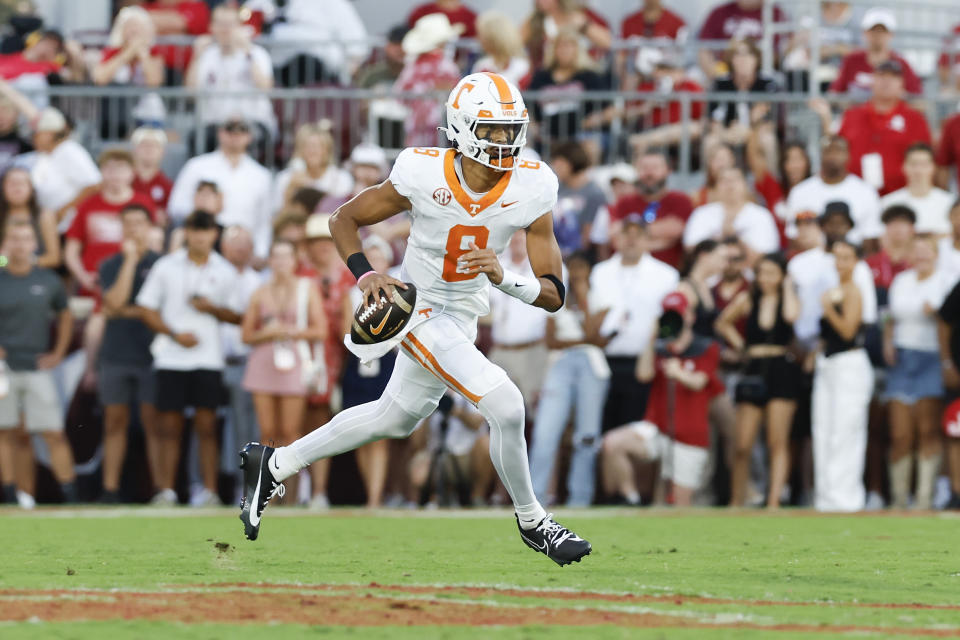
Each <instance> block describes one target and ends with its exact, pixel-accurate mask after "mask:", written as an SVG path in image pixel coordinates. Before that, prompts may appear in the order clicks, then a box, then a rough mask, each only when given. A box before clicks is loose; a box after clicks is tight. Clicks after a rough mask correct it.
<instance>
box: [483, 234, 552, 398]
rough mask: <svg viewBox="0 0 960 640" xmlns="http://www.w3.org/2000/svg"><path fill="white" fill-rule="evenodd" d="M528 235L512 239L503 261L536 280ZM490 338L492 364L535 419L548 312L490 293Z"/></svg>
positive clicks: (500, 293)
mask: <svg viewBox="0 0 960 640" xmlns="http://www.w3.org/2000/svg"><path fill="white" fill-rule="evenodd" d="M526 236H527V234H526V231H523V230H520V231H517V232H516V233H514V234H513V237H512V238H510V244H509V245H508V247H507V251H506V253H505V254H504V255H503V256H501V257H500V262H501V263H503V265H504V268H505V269H510V270H511V271H512V272H514V273H521V274H523V275H525V276H529V277H531V278H535V277H536V276H535V275H534V273H533V268H532V267H531V266H530V261H529V260H528V259H527V237H526ZM490 314H491V317H492V320H493V322H492V325H491V330H492V331H491V337H492V339H493V348H492V349H491V350H490V361H491V362H493V363H494V364H496V365H499V366H500V367H502V368H503V370H504V371H506V372H507V375H508V376H509V377H510V379H511V380H513V381H514V382H515V383H516V385H517V387H518V388H519V389H520V394H521V395H522V396H523V401H524V404H525V405H526V415H528V416H531V417H532V416H533V415H534V410H533V407H534V404H535V401H536V397H537V394H538V393H540V387H541V385H542V384H543V376H544V373H545V372H546V368H547V347H546V344H545V343H544V341H543V339H544V336H545V334H546V326H547V312H546V311H544V310H543V309H541V308H539V307H534V306H532V305H529V304H526V303H524V302H523V301H522V300H519V299H517V298H514V297H513V296H509V295H507V294H505V293H503V292H502V291H500V290H499V289H496V288H491V289H490Z"/></svg>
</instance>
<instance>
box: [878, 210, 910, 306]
mask: <svg viewBox="0 0 960 640" xmlns="http://www.w3.org/2000/svg"><path fill="white" fill-rule="evenodd" d="M881 220H882V221H883V224H884V227H885V230H884V233H883V237H882V238H880V251H878V252H877V253H875V254H873V255H872V256H869V257H868V258H867V259H866V262H867V266H868V267H870V270H871V271H872V272H873V282H874V284H876V285H877V304H878V305H879V306H880V307H881V308H883V307H885V306H887V291H888V290H889V289H890V285H891V284H892V283H893V279H894V278H895V277H897V275H898V274H900V272H902V271H906V270H907V269H909V268H910V256H911V252H912V251H913V237H914V235H915V234H914V225H916V223H917V214H916V213H915V212H914V211H913V209H911V208H910V207H908V206H906V205H902V204H895V205H893V206H892V207H888V208H887V209H886V210H885V211H884V212H883V216H882V217H881Z"/></svg>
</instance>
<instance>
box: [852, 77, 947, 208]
mask: <svg viewBox="0 0 960 640" xmlns="http://www.w3.org/2000/svg"><path fill="white" fill-rule="evenodd" d="M873 75H874V79H873V95H872V97H871V98H870V101H869V102H867V103H866V104H862V105H858V106H856V107H851V108H849V109H847V112H846V113H845V114H844V116H843V122H842V123H841V125H840V132H839V133H840V136H842V137H844V138H846V139H847V141H848V142H849V143H850V164H849V168H850V172H851V173H855V174H856V175H858V176H860V177H861V178H863V179H864V180H865V181H866V182H867V183H868V184H870V185H871V186H873V187H875V188H876V189H877V190H878V191H879V192H880V195H886V194H888V193H890V192H892V191H896V190H897V189H900V188H901V187H903V186H905V185H906V184H907V179H906V177H905V176H904V175H903V160H904V158H905V157H906V154H907V149H908V148H909V147H910V145H912V144H913V143H915V142H926V143H927V144H930V127H928V126H927V120H926V118H924V116H923V114H922V113H921V112H919V111H917V110H916V109H912V108H910V107H908V106H907V103H905V102H904V101H903V67H902V65H901V64H900V63H899V62H897V61H896V60H888V61H886V62H884V63H883V64H881V65H879V66H878V67H877V69H876V71H875V72H874V74H873Z"/></svg>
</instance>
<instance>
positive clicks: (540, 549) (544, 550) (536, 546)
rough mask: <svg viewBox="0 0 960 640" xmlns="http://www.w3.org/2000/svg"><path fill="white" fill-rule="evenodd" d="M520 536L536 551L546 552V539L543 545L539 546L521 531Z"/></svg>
mask: <svg viewBox="0 0 960 640" xmlns="http://www.w3.org/2000/svg"><path fill="white" fill-rule="evenodd" d="M520 537H522V538H523V539H524V540H526V541H527V543H528V544H529V545H530V546H531V547H533V548H534V549H536V550H537V551H540V552H542V553H546V552H547V541H546V540H544V541H543V546H542V547H541V546H540V545H539V544H537V543H535V542H534V541H532V540H531V539H530V538H528V537H527V536H525V535H523V534H522V533H521V534H520Z"/></svg>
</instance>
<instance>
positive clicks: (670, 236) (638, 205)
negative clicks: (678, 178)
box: [610, 151, 693, 268]
mask: <svg viewBox="0 0 960 640" xmlns="http://www.w3.org/2000/svg"><path fill="white" fill-rule="evenodd" d="M635 166H636V169H637V193H636V194H633V195H629V196H626V197H624V198H621V199H620V200H618V201H617V202H616V204H614V206H613V209H612V210H611V212H610V222H611V224H614V225H619V223H620V221H622V220H623V219H624V218H626V217H627V216H628V215H630V214H632V213H639V214H640V215H642V216H643V219H644V220H645V221H646V223H647V235H648V242H649V247H650V249H649V250H650V253H651V255H653V257H654V258H656V259H657V260H661V261H663V262H666V263H667V264H669V265H670V266H672V267H674V268H679V267H680V262H681V260H682V259H683V243H682V240H683V226H684V224H686V222H687V218H689V217H690V213H691V212H692V211H693V203H692V202H691V201H690V198H689V197H687V194H685V193H683V192H682V191H671V190H669V189H667V178H668V177H669V176H670V165H669V164H668V163H667V157H666V156H665V155H664V154H663V153H661V152H658V151H649V152H646V153H644V154H642V155H640V156H638V157H637V159H636V162H635ZM617 235H618V234H617V233H616V232H614V233H612V234H611V236H612V237H617Z"/></svg>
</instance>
